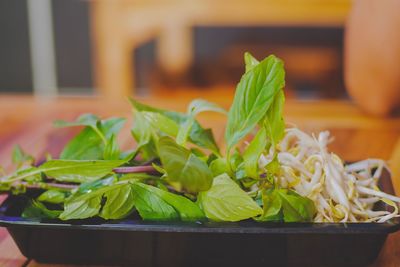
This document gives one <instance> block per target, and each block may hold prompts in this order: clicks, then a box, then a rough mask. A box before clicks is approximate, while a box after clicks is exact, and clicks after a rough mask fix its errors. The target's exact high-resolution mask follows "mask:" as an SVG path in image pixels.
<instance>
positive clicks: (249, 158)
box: [243, 127, 268, 179]
mask: <svg viewBox="0 0 400 267" xmlns="http://www.w3.org/2000/svg"><path fill="white" fill-rule="evenodd" d="M267 143H268V139H267V131H266V129H265V128H264V127H261V129H260V130H259V131H258V132H257V134H256V136H255V137H254V138H253V140H251V142H250V144H249V146H248V147H247V148H246V151H245V152H244V154H243V161H244V168H245V171H246V175H247V176H248V177H252V178H255V179H257V178H259V172H258V160H259V159H260V156H261V154H262V152H263V151H264V150H265V147H266V145H267Z"/></svg>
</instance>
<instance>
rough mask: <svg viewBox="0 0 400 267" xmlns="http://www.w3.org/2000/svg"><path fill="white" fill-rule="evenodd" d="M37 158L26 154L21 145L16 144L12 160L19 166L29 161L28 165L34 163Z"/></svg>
mask: <svg viewBox="0 0 400 267" xmlns="http://www.w3.org/2000/svg"><path fill="white" fill-rule="evenodd" d="M34 161H35V159H34V158H33V157H32V156H31V155H28V154H26V153H25V152H24V151H23V150H22V148H21V147H20V146H19V145H15V146H14V149H13V151H12V162H13V163H14V164H16V165H17V168H20V167H21V166H22V165H24V164H25V163H27V164H28V165H32V163H33V162H34Z"/></svg>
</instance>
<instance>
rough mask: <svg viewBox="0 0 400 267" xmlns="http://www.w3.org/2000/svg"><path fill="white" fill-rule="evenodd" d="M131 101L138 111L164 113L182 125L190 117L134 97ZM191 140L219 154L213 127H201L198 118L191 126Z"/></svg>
mask: <svg viewBox="0 0 400 267" xmlns="http://www.w3.org/2000/svg"><path fill="white" fill-rule="evenodd" d="M130 102H131V104H132V106H133V107H134V108H135V109H136V110H137V111H140V112H143V111H147V112H153V113H159V114H162V115H164V116H166V117H168V118H169V119H171V120H173V121H174V122H175V123H176V124H177V125H178V126H180V127H181V126H182V125H183V124H184V123H185V122H186V121H187V119H188V115H186V114H182V113H179V112H175V111H169V110H163V109H158V108H154V107H150V106H148V105H145V104H142V103H139V102H138V101H136V100H134V99H130ZM177 134H178V133H176V134H175V135H171V136H173V137H176V135H177ZM189 141H190V142H191V143H193V144H195V145H198V146H200V147H203V148H206V149H209V150H211V151H213V152H214V153H216V154H219V148H218V146H217V144H216V142H215V139H214V135H213V134H212V131H211V129H204V128H203V127H201V125H200V124H199V123H198V122H197V121H196V120H195V121H194V123H193V125H192V127H191V130H190V133H189Z"/></svg>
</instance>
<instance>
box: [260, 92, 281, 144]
mask: <svg viewBox="0 0 400 267" xmlns="http://www.w3.org/2000/svg"><path fill="white" fill-rule="evenodd" d="M284 103H285V94H284V93H283V90H280V91H279V92H278V93H277V94H276V95H275V97H274V101H273V102H272V105H271V107H270V109H269V110H268V111H267V115H266V116H265V119H264V124H263V127H265V128H266V130H267V135H268V137H269V138H270V140H271V143H272V145H274V146H276V145H277V144H278V143H279V141H280V140H281V139H282V138H283V136H284V135H285V121H284V120H283V105H284Z"/></svg>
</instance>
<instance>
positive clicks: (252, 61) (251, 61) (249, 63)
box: [244, 52, 260, 72]
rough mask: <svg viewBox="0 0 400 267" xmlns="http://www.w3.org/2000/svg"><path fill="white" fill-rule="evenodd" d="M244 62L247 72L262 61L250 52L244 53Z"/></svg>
mask: <svg viewBox="0 0 400 267" xmlns="http://www.w3.org/2000/svg"><path fill="white" fill-rule="evenodd" d="M244 63H245V65H246V72H248V71H250V70H251V69H252V68H254V67H255V66H257V65H258V64H259V63H260V62H259V61H258V60H257V59H256V58H254V57H253V56H252V55H251V54H250V53H249V52H246V53H244Z"/></svg>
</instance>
